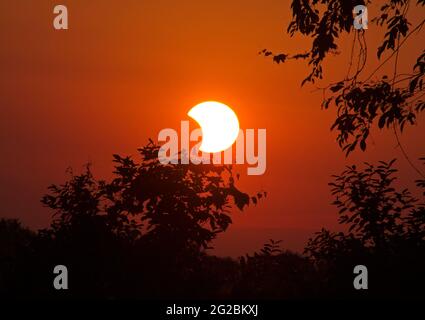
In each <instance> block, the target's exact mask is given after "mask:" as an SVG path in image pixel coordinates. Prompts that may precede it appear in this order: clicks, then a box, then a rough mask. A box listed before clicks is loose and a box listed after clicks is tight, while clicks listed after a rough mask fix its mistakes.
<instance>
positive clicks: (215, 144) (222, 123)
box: [187, 101, 239, 153]
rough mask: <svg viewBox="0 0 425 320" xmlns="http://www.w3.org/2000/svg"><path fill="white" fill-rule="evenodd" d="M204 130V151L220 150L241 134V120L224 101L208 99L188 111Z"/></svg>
mask: <svg viewBox="0 0 425 320" xmlns="http://www.w3.org/2000/svg"><path fill="white" fill-rule="evenodd" d="M187 114H188V116H189V117H191V118H192V119H193V120H195V121H196V122H197V123H198V124H199V126H200V127H201V130H202V143H201V146H200V147H199V150H200V151H202V152H209V153H213V152H220V151H223V150H226V149H228V148H229V147H231V146H232V144H233V143H234V142H235V141H236V138H237V137H238V134H239V121H238V117H237V116H236V114H235V112H234V111H233V110H232V109H230V108H229V107H228V106H226V105H225V104H223V103H220V102H216V101H206V102H202V103H200V104H198V105H196V106H194V107H193V108H192V109H190V111H189V112H188V113H187Z"/></svg>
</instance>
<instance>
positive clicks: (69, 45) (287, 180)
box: [0, 0, 425, 255]
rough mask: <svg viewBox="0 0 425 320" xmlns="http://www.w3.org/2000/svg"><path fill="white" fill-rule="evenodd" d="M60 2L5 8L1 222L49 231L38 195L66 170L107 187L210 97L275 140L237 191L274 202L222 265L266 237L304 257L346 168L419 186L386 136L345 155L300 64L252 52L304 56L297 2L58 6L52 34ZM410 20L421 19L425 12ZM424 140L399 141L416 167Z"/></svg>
mask: <svg viewBox="0 0 425 320" xmlns="http://www.w3.org/2000/svg"><path fill="white" fill-rule="evenodd" d="M56 4H58V3H57V2H56V1H55V2H53V1H44V0H43V1H15V0H13V1H11V0H4V1H2V2H1V3H0V39H1V41H2V46H1V50H0V110H1V113H0V147H1V155H2V156H1V157H0V202H1V207H0V217H9V218H11V217H15V218H19V219H21V221H22V222H23V223H24V225H27V226H30V227H31V228H41V227H46V226H48V224H49V222H50V220H51V213H52V212H51V211H49V210H47V209H45V208H43V207H42V205H41V204H40V198H41V196H42V195H43V194H45V193H46V192H47V189H46V188H47V186H48V185H50V184H52V183H62V182H64V181H65V179H67V174H66V173H65V170H66V169H67V168H68V167H72V168H73V169H74V171H75V172H80V171H81V170H82V169H83V166H84V164H85V163H87V162H91V163H92V164H93V171H94V173H95V175H96V176H97V177H102V178H110V177H111V171H112V161H111V160H112V154H113V153H119V154H122V155H130V154H132V155H135V156H136V155H137V151H136V149H137V148H138V147H140V146H142V145H144V144H146V143H147V141H148V138H152V139H153V140H156V138H157V134H158V132H159V131H160V130H161V129H163V128H176V129H178V128H179V124H180V121H181V120H188V116H187V115H186V113H187V112H188V110H189V109H190V108H191V107H192V106H194V105H196V104H197V103H200V102H202V101H206V100H216V101H220V102H223V103H226V104H228V105H229V106H231V107H232V108H233V110H234V111H235V112H236V113H237V115H238V117H239V122H240V125H241V128H242V129H244V128H265V129H267V171H266V173H265V174H264V175H262V176H255V177H254V176H242V177H241V182H240V186H241V189H242V190H246V191H249V192H255V191H257V190H265V191H267V192H268V198H267V199H266V200H265V201H262V202H260V203H259V204H258V205H257V206H256V207H250V208H249V209H248V210H246V211H245V212H243V213H240V212H235V213H234V215H233V221H234V223H233V225H232V226H231V227H230V230H229V231H228V232H226V233H225V234H223V235H221V237H220V239H218V241H217V242H216V246H217V253H219V254H224V255H227V254H230V255H239V254H245V253H248V252H249V253H251V252H252V251H254V250H258V249H259V248H260V247H261V245H262V244H263V243H264V242H266V241H267V240H268V239H269V238H274V239H276V240H278V239H281V240H283V243H282V245H283V247H285V248H289V249H294V250H299V251H300V250H302V248H303V246H304V244H305V242H306V240H307V239H308V237H309V236H311V235H312V233H313V232H314V231H318V230H320V228H321V227H322V226H323V227H328V228H333V229H334V228H337V223H336V221H337V214H336V209H335V208H333V207H332V206H331V205H330V203H331V201H332V198H331V196H330V192H329V187H328V185H327V183H328V182H329V181H330V179H331V178H330V176H331V175H332V174H337V173H340V172H341V171H342V170H343V169H344V165H346V164H354V163H356V164H358V163H361V162H362V161H369V162H373V161H377V160H390V159H392V158H394V157H397V158H398V159H399V160H398V162H397V163H398V168H399V169H400V174H399V176H400V183H401V184H402V185H404V186H411V185H412V182H413V180H415V179H417V178H418V177H417V176H416V173H415V172H414V171H413V170H412V168H410V167H409V166H408V164H407V162H406V160H405V159H403V158H402V156H401V153H400V151H399V150H398V149H397V148H396V141H395V138H394V136H393V135H392V134H391V132H388V133H381V132H374V133H373V140H370V141H369V144H368V149H367V152H364V153H363V152H360V151H356V152H355V153H354V154H353V155H352V156H350V157H349V158H348V159H347V158H345V155H344V154H343V152H342V151H341V150H340V148H339V147H338V145H337V143H336V142H335V138H336V133H335V132H331V131H330V126H331V124H332V122H333V119H334V117H335V110H328V111H323V110H321V109H320V103H321V99H322V92H321V91H316V90H315V87H314V86H305V87H302V88H301V86H300V82H301V81H302V79H303V78H304V77H305V76H306V75H307V72H308V69H307V67H306V66H305V65H304V64H303V62H290V63H287V64H284V65H277V64H275V63H272V61H271V60H270V59H267V58H265V57H263V56H260V55H259V54H258V52H259V51H260V50H262V49H264V48H267V49H270V50H272V51H274V52H285V53H298V52H304V51H306V50H308V49H309V42H308V41H307V40H305V39H302V38H299V37H294V38H290V37H289V36H288V35H287V34H286V32H285V30H286V27H287V25H288V23H289V21H290V17H291V16H290V10H289V8H290V1H282V0H280V1H278V0H266V1H259V0H257V1H253V0H251V1H246V0H244V1H239V0H226V1H225V0H208V1H199V0H198V1H195V0H183V1H153V0H151V1H142V0H125V1H106V0H90V1H87V0H72V1H60V4H64V5H66V6H67V7H68V11H69V30H66V31H57V30H54V29H53V26H52V21H53V18H54V15H53V8H54V6H55V5H56ZM377 8H378V7H376V8H373V7H372V8H369V12H370V18H372V17H373V16H374V12H376V11H377ZM412 14H413V16H412V17H411V19H412V21H413V22H414V21H416V19H417V18H418V16H419V15H420V14H422V15H423V13H420V12H419V13H418V12H416V13H412ZM415 15H416V16H415ZM374 28H375V29H376V26H373V25H371V26H370V27H369V29H368V30H367V31H366V37H367V39H368V41H369V50H370V55H371V56H376V47H377V44H378V41H379V40H380V39H382V36H383V35H382V33H381V32H378V31H377V30H376V31H375V30H374ZM352 36H353V35H350V37H352ZM423 38H424V37H423V36H421V37H419V36H416V37H413V38H412V42H411V44H410V45H409V46H406V47H405V48H404V50H403V51H402V52H401V54H400V58H399V60H400V70H402V69H403V68H410V67H411V64H410V63H411V62H412V59H413V58H415V57H416V56H418V54H419V52H420V48H421V45H420V44H422V43H423V42H424V40H425V39H423ZM350 39H352V38H347V39H342V42H341V44H342V46H341V51H342V53H341V55H339V56H336V57H332V58H330V59H329V61H328V62H327V63H326V64H325V77H326V81H325V82H324V84H326V83H327V82H328V80H329V81H333V80H337V79H339V78H340V77H341V76H342V75H345V72H346V70H347V62H348V51H349V48H350V45H349V44H350ZM373 66H374V61H373V60H372V61H371V62H370V64H369V65H368V66H367V68H370V69H371V70H372V69H373ZM406 70H408V69H406ZM382 72H389V69H387V70H382ZM365 73H366V74H368V72H365ZM419 120H421V119H419ZM424 120H425V119H423V117H422V122H423V121H424ZM419 122H420V121H419ZM193 124H194V123H193V122H192V123H191V125H193ZM192 129H194V127H192ZM424 137H425V125H424V124H423V123H422V125H418V126H417V127H415V128H408V129H407V131H406V132H405V133H404V134H403V136H402V142H403V144H404V146H405V148H406V150H407V151H408V153H409V156H410V158H412V159H416V158H418V157H420V156H425V155H424V154H421V153H420V151H421V149H422V150H423V147H424ZM243 172H245V170H244V171H243Z"/></svg>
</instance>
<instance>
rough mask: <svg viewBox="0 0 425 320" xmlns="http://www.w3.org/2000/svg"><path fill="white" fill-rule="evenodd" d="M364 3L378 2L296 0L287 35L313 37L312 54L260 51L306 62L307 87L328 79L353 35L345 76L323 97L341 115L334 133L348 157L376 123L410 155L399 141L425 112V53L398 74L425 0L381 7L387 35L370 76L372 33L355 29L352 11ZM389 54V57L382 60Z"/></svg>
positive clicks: (380, 22)
mask: <svg viewBox="0 0 425 320" xmlns="http://www.w3.org/2000/svg"><path fill="white" fill-rule="evenodd" d="M365 3H366V4H367V5H372V4H374V3H376V1H365V2H363V1H355V2H353V1H351V0H343V1H340V0H323V1H316V0H307V1H305V0H293V1H292V5H291V9H292V17H293V18H292V21H291V23H290V24H289V26H288V29H287V32H288V33H289V34H290V35H291V36H294V35H296V34H300V35H302V36H305V37H308V38H310V39H311V50H310V51H309V52H306V53H297V54H292V55H291V54H287V53H279V54H273V53H272V52H271V51H269V50H266V49H265V50H263V51H261V53H262V54H264V55H266V56H272V57H273V61H274V62H276V63H283V62H286V61H289V60H291V59H303V60H306V61H307V64H308V65H309V66H310V67H311V72H310V74H309V75H308V76H307V77H306V78H305V79H304V80H303V82H302V84H303V85H304V84H306V83H315V82H317V81H318V80H321V79H323V74H324V71H323V67H322V65H323V62H324V61H325V59H326V58H327V57H328V56H329V55H336V54H338V53H339V52H340V49H341V48H340V46H339V45H338V41H339V39H340V38H342V37H343V36H344V35H345V36H347V37H348V36H351V37H352V47H351V52H350V61H349V63H348V66H347V72H346V76H345V77H344V78H343V79H341V80H339V81H337V82H335V83H330V84H328V85H326V86H325V87H321V88H320V89H321V90H323V97H324V98H323V102H322V107H323V108H324V109H328V108H330V107H331V106H334V107H335V108H336V111H337V113H336V119H335V122H334V123H333V125H332V129H333V130H337V131H338V136H337V141H338V144H339V145H340V146H341V147H342V148H343V150H344V151H345V152H346V154H347V155H348V154H349V153H351V152H352V151H354V150H355V149H356V147H360V149H361V150H363V151H364V150H365V149H366V146H367V143H366V142H367V139H368V137H369V133H370V130H371V128H372V126H373V125H374V124H376V125H377V126H378V128H380V129H382V128H384V127H387V128H392V130H393V131H394V134H395V135H396V139H397V141H398V144H399V147H400V149H401V150H402V152H403V153H404V155H405V157H407V155H406V154H405V151H404V149H403V147H402V146H401V144H400V142H399V140H398V132H401V131H403V129H404V128H405V127H406V125H414V124H415V123H416V121H417V118H418V114H420V113H421V112H422V111H424V110H425V102H424V100H423V99H422V97H423V80H424V75H425V51H423V52H422V53H421V54H420V55H419V56H418V57H417V59H416V60H415V61H412V67H411V69H412V70H411V72H410V73H407V74H406V73H400V72H399V70H398V55H399V52H400V50H401V49H402V47H403V45H404V46H405V45H406V43H407V42H408V40H410V39H411V38H412V37H413V36H414V35H415V34H418V33H419V32H420V31H421V28H422V26H423V25H424V23H425V19H423V20H421V21H420V22H419V23H418V24H417V25H415V26H412V24H411V23H410V22H409V20H408V13H409V10H418V12H421V11H423V7H424V6H425V1H423V0H418V1H410V0H391V1H388V2H387V3H386V4H384V5H382V6H381V8H380V13H379V15H378V16H377V17H376V18H375V19H373V20H372V21H373V22H374V24H375V25H374V28H375V30H376V29H379V28H381V29H384V31H385V36H384V39H383V42H382V44H381V45H380V46H379V47H378V49H377V57H378V59H379V60H378V63H377V65H376V67H375V68H374V69H372V71H371V72H369V68H368V69H367V70H366V68H365V66H366V63H367V61H368V60H369V61H370V53H369V54H368V46H367V41H366V37H365V34H366V33H367V32H371V28H372V27H370V28H369V29H368V30H367V31H365V30H355V29H354V28H353V8H354V6H355V5H361V4H365ZM369 30H370V31H369ZM385 55H387V57H386V58H385V59H383V57H384V56H385ZM390 63H393V67H392V71H391V74H390V75H386V74H383V75H381V76H380V77H378V74H377V72H378V71H379V70H381V69H382V68H383V67H384V66H386V67H388V66H389V64H390ZM409 161H410V160H409ZM421 175H422V177H424V175H423V174H422V173H421Z"/></svg>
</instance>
